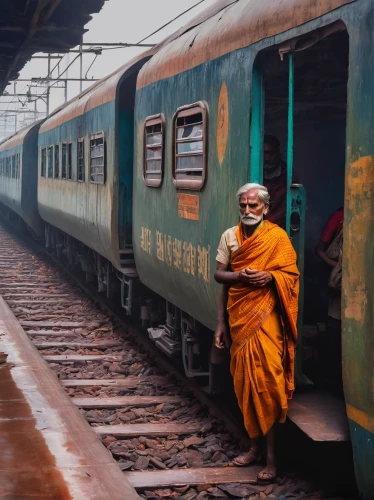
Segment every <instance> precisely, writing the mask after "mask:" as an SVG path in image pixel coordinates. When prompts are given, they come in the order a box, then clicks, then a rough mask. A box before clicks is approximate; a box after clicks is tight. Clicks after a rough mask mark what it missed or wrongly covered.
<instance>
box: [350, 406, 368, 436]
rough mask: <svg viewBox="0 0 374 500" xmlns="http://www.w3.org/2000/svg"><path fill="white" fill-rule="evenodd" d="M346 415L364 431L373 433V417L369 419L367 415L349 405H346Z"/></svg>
mask: <svg viewBox="0 0 374 500" xmlns="http://www.w3.org/2000/svg"><path fill="white" fill-rule="evenodd" d="M347 415H348V418H349V419H351V420H353V422H356V423H357V424H358V425H360V426H361V427H363V428H364V429H366V430H368V431H370V432H373V433H374V417H371V416H370V415H368V414H367V413H365V412H363V411H361V410H358V409H357V408H355V407H354V406H351V405H347Z"/></svg>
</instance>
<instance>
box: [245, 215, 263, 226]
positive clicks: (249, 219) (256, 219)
mask: <svg viewBox="0 0 374 500" xmlns="http://www.w3.org/2000/svg"><path fill="white" fill-rule="evenodd" d="M263 218H264V214H262V215H258V216H257V215H240V220H241V221H242V223H243V224H244V225H245V226H255V225H256V224H259V223H260V222H261V221H262V220H263Z"/></svg>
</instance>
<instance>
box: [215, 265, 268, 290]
mask: <svg viewBox="0 0 374 500" xmlns="http://www.w3.org/2000/svg"><path fill="white" fill-rule="evenodd" d="M227 267H228V265H227V264H222V263H221V262H217V265H216V272H215V273H214V279H215V280H216V281H217V283H221V284H222V285H235V284H236V283H244V284H246V285H252V286H258V287H264V286H266V285H267V284H268V283H269V282H270V281H271V280H272V277H271V274H270V273H268V272H267V271H258V270H257V269H251V268H249V267H247V269H243V270H242V271H238V272H232V271H227Z"/></svg>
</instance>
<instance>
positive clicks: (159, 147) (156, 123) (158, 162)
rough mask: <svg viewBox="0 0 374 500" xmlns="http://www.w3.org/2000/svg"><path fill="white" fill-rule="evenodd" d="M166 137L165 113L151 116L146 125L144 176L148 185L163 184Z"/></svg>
mask: <svg viewBox="0 0 374 500" xmlns="http://www.w3.org/2000/svg"><path fill="white" fill-rule="evenodd" d="M164 137H165V117H164V115H163V114H159V115H154V116H149V117H148V118H147V119H146V121H145V125H144V167H143V176H144V182H145V184H146V185H147V186H153V187H159V186H161V183H162V178H163V173H164Z"/></svg>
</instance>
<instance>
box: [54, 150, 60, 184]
mask: <svg viewBox="0 0 374 500" xmlns="http://www.w3.org/2000/svg"><path fill="white" fill-rule="evenodd" d="M54 177H55V179H58V178H59V177H60V145H59V144H55V171H54Z"/></svg>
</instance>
